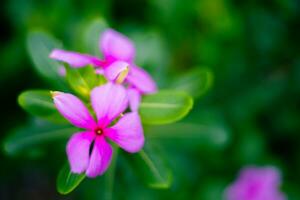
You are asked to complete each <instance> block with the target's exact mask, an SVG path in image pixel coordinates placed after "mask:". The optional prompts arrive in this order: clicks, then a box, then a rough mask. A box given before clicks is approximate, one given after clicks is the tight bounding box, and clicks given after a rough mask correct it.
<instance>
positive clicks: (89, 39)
mask: <svg viewBox="0 0 300 200" xmlns="http://www.w3.org/2000/svg"><path fill="white" fill-rule="evenodd" d="M106 28H108V24H107V22H106V21H105V20H104V19H103V18H97V19H95V20H93V21H91V22H90V24H89V25H87V27H86V28H85V32H84V35H83V38H84V48H85V49H86V50H87V52H88V53H90V54H91V55H97V56H102V55H101V52H100V51H99V37H100V35H101V33H102V32H103V31H104V30H105V29H106Z"/></svg>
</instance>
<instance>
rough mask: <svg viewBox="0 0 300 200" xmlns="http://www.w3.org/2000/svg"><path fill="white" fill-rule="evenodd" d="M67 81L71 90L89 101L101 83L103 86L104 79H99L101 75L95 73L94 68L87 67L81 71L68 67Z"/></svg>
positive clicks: (80, 69)
mask: <svg viewBox="0 0 300 200" xmlns="http://www.w3.org/2000/svg"><path fill="white" fill-rule="evenodd" d="M66 69H67V77H66V78H67V81H68V83H69V85H70V86H71V88H72V89H73V90H74V91H75V92H76V93H77V94H79V95H80V96H82V97H84V98H86V99H89V97H90V91H91V90H92V89H93V88H94V87H95V86H97V85H99V84H100V83H102V84H103V78H98V77H99V76H101V75H97V74H96V73H95V69H94V68H93V67H92V66H87V67H83V68H79V69H73V68H70V67H66Z"/></svg>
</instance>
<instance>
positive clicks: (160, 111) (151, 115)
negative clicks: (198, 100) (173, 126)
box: [139, 91, 193, 124]
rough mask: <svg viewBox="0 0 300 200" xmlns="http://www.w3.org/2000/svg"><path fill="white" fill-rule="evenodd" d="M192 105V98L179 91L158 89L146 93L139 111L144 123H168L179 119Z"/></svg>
mask: <svg viewBox="0 0 300 200" xmlns="http://www.w3.org/2000/svg"><path fill="white" fill-rule="evenodd" d="M192 106H193V99H192V98H191V97H190V96H189V95H187V94H186V93H184V92H181V91H160V92H158V93H156V94H151V95H146V96H144V97H143V99H142V102H141V104H140V108H139V113H140V115H141V118H142V122H143V123H144V124H168V123H172V122H175V121H178V120H180V119H181V118H183V117H184V116H186V115H187V114H188V112H189V111H190V110H191V108H192Z"/></svg>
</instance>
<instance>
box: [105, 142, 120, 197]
mask: <svg viewBox="0 0 300 200" xmlns="http://www.w3.org/2000/svg"><path fill="white" fill-rule="evenodd" d="M118 152H119V148H118V147H116V146H115V145H114V155H113V157H112V161H111V163H110V166H109V168H108V170H107V172H105V175H104V176H105V190H104V199H105V200H112V199H113V196H114V195H113V193H114V182H115V177H116V176H115V174H116V165H117V159H118Z"/></svg>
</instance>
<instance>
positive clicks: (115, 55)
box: [100, 29, 135, 62]
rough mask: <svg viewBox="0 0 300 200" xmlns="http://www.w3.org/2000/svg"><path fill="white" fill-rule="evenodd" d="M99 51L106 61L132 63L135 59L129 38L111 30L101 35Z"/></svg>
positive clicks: (133, 48)
mask: <svg viewBox="0 0 300 200" xmlns="http://www.w3.org/2000/svg"><path fill="white" fill-rule="evenodd" d="M100 49H101V51H102V52H103V54H104V57H105V59H106V60H122V61H127V62H132V61H133V59H134V57H135V47H134V45H133V43H132V42H131V41H130V40H129V38H127V37H126V36H124V35H122V34H121V33H118V32H117V31H114V30H112V29H108V30H106V31H105V32H104V33H103V34H102V36H101V38H100Z"/></svg>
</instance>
